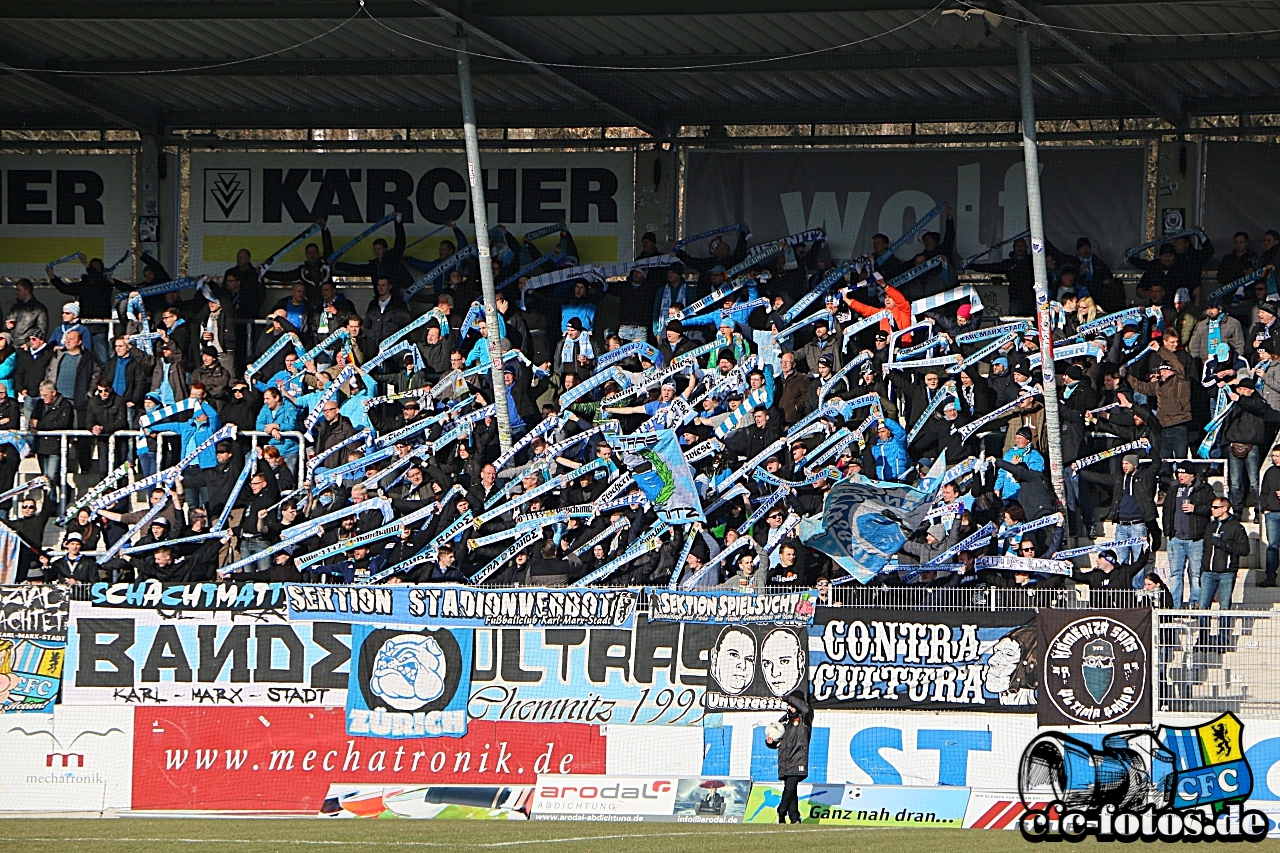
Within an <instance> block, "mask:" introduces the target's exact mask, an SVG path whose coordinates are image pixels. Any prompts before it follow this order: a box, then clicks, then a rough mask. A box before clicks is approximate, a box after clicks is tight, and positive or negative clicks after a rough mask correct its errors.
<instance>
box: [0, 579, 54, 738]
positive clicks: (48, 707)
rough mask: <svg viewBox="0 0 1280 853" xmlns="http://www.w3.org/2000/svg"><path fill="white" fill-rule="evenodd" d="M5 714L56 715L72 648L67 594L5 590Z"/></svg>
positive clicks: (1, 694) (0, 703)
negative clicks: (68, 644)
mask: <svg viewBox="0 0 1280 853" xmlns="http://www.w3.org/2000/svg"><path fill="white" fill-rule="evenodd" d="M0 619H3V622H0V714H11V713H23V712H36V713H46V714H47V713H52V712H53V703H54V699H55V698H57V695H58V689H59V687H60V685H61V682H62V669H63V663H64V658H65V657H66V646H67V621H68V620H67V594H66V593H65V592H64V591H63V590H61V589H58V588H57V587H53V586H6V587H0Z"/></svg>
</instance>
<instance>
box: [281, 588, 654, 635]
mask: <svg viewBox="0 0 1280 853" xmlns="http://www.w3.org/2000/svg"><path fill="white" fill-rule="evenodd" d="M637 595H638V594H637V592H636V591H635V590H631V589H608V590H604V589H541V588H536V587H531V588H529V589H504V590H485V589H477V588H476V587H470V586H449V585H445V584H432V585H431V586H415V587H408V586H374V587H356V586H322V585H318V584H289V585H288V598H289V618H290V619H291V620H293V621H306V620H310V619H321V620H330V621H333V620H337V621H340V622H376V623H379V624H395V625H406V626H411V625H424V626H430V627H433V628H492V627H506V628H561V627H563V628H575V627H577V628H583V627H594V626H600V627H605V628H628V627H630V626H631V624H632V621H633V619H634V618H635V611H636V598H637Z"/></svg>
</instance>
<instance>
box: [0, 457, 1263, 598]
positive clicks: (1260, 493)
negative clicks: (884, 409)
mask: <svg viewBox="0 0 1280 853" xmlns="http://www.w3.org/2000/svg"><path fill="white" fill-rule="evenodd" d="M3 482H4V481H3V480H0V484H3ZM1258 509H1259V510H1260V511H1261V512H1262V524H1263V530H1264V531H1265V532H1266V534H1267V576H1266V577H1265V578H1264V579H1263V580H1261V581H1259V582H1258V586H1275V585H1276V568H1277V567H1280V447H1273V448H1271V467H1270V468H1268V469H1267V473H1265V474H1263V475H1262V486H1261V487H1260V488H1259V489H1258Z"/></svg>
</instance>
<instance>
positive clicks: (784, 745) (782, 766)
mask: <svg viewBox="0 0 1280 853" xmlns="http://www.w3.org/2000/svg"><path fill="white" fill-rule="evenodd" d="M782 701H784V702H786V703H787V705H788V706H789V710H788V711H787V713H786V715H785V716H784V717H783V718H782V719H781V720H779V722H780V723H782V725H783V730H782V737H781V738H779V739H778V740H776V741H775V740H772V739H770V738H769V737H768V736H767V735H766V737H765V745H766V746H768V747H769V748H770V749H776V750H778V778H779V779H781V780H782V800H781V801H779V803H778V823H786V822H787V818H791V822H792V823H793V824H798V823H800V798H799V795H798V793H797V788H798V786H799V785H800V780H801V779H804V777H806V776H808V775H809V738H810V736H811V735H812V734H813V709H812V708H810V707H809V703H808V702H806V701H805V699H804V697H803V696H802V695H801V693H800V692H799V691H797V692H795V693H791V694H789V695H787V696H784V697H783V698H782Z"/></svg>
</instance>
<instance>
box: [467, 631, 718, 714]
mask: <svg viewBox="0 0 1280 853" xmlns="http://www.w3.org/2000/svg"><path fill="white" fill-rule="evenodd" d="M716 632H717V628H716V627H714V626H710V625H682V624H680V623H678V622H666V623H658V622H652V623H649V622H644V621H643V620H641V621H637V622H636V624H635V626H634V627H633V628H621V629H617V628H527V629H523V630H521V629H517V628H502V629H487V630H486V629H476V630H475V632H474V633H475V651H474V665H473V667H472V671H471V701H470V702H469V703H468V705H467V711H468V713H469V715H470V717H471V721H472V723H471V724H472V725H473V726H474V725H475V723H476V721H478V720H494V721H498V722H525V723H590V724H592V725H598V726H603V725H608V724H615V725H655V726H693V725H698V724H700V723H701V722H702V717H703V714H704V710H703V707H702V696H703V692H704V690H705V689H706V685H707V662H708V650H709V649H710V648H711V645H712V642H713V641H714V640H715V636H716ZM455 633H461V632H455Z"/></svg>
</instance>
